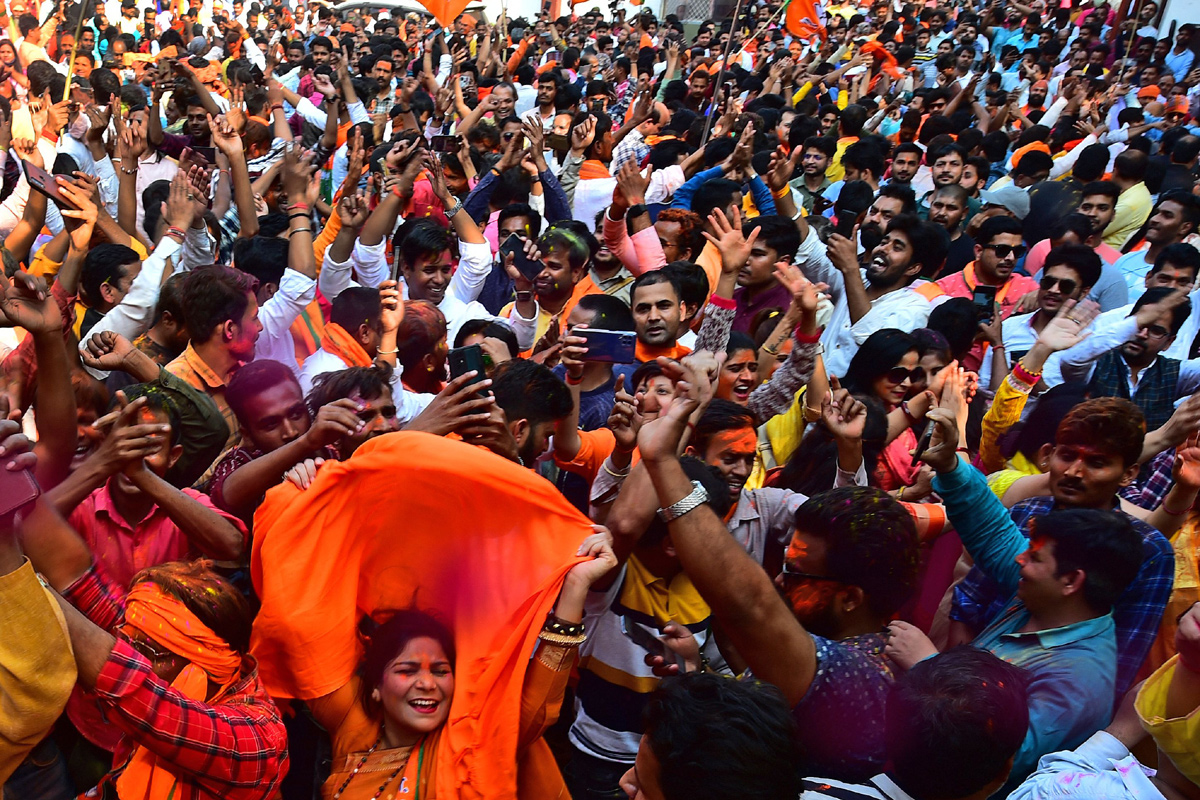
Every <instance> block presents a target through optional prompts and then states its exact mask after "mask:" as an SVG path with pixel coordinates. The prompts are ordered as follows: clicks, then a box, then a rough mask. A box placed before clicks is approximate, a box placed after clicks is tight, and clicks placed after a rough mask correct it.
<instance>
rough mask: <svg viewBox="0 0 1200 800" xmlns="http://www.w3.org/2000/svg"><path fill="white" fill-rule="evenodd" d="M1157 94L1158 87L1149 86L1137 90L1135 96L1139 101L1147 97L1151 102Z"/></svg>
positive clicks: (1154, 85) (1155, 85)
mask: <svg viewBox="0 0 1200 800" xmlns="http://www.w3.org/2000/svg"><path fill="white" fill-rule="evenodd" d="M1158 94H1159V88H1158V85H1157V84H1150V85H1149V86H1143V87H1142V88H1141V89H1138V93H1137V96H1138V99H1139V100H1141V99H1143V98H1146V97H1149V98H1150V99H1152V100H1153V99H1155V98H1157V97H1158Z"/></svg>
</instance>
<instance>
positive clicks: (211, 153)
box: [192, 147, 217, 166]
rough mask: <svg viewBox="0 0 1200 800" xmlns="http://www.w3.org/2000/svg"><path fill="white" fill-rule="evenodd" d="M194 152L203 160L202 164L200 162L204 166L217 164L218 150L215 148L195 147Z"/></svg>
mask: <svg viewBox="0 0 1200 800" xmlns="http://www.w3.org/2000/svg"><path fill="white" fill-rule="evenodd" d="M192 152H193V153H195V154H196V156H197V158H199V159H203V161H202V162H199V163H201V164H202V165H203V166H209V165H212V164H215V163H217V148H215V147H193V148H192Z"/></svg>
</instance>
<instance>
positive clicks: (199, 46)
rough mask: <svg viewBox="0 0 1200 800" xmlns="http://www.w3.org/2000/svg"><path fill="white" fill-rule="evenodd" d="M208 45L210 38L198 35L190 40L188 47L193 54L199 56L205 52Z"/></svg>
mask: <svg viewBox="0 0 1200 800" xmlns="http://www.w3.org/2000/svg"><path fill="white" fill-rule="evenodd" d="M206 47H208V40H207V39H205V38H204V37H203V36H197V37H195V38H194V39H192V40H191V41H190V42H188V46H187V49H188V52H189V53H191V54H192V55H194V56H198V55H200V54H201V53H203V52H204V50H205V48H206Z"/></svg>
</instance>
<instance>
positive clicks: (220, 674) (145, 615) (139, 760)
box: [117, 581, 242, 800]
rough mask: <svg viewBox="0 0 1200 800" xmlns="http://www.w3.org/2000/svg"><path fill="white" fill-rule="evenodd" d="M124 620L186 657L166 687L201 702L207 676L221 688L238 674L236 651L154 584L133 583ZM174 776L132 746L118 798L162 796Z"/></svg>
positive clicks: (119, 782)
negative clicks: (183, 664)
mask: <svg viewBox="0 0 1200 800" xmlns="http://www.w3.org/2000/svg"><path fill="white" fill-rule="evenodd" d="M125 625H126V627H127V628H130V629H133V630H135V631H138V632H140V633H142V634H144V635H145V636H147V637H149V638H151V639H153V640H154V641H155V642H157V643H158V644H161V645H162V646H163V647H165V648H167V649H168V650H170V651H171V652H172V653H175V654H176V655H178V656H181V657H183V658H186V659H187V660H188V663H187V665H186V666H184V668H183V671H181V672H180V673H179V675H178V676H177V677H176V678H175V680H173V681H171V688H172V689H175V690H176V691H178V692H179V693H180V694H182V695H183V696H184V697H188V698H191V699H192V700H199V701H203V700H205V698H206V697H207V694H208V681H209V679H211V680H212V681H213V683H216V684H217V685H219V686H220V687H221V689H220V691H218V693H217V696H218V697H219V696H220V695H221V694H223V693H224V692H225V690H226V689H228V688H229V686H230V684H232V683H233V682H234V681H235V680H236V679H237V677H238V676H239V675H240V674H241V667H242V656H241V655H240V654H239V653H237V652H236V651H235V650H233V649H232V648H231V647H230V646H229V643H228V642H226V641H225V640H224V639H222V638H221V637H220V636H217V634H215V633H213V631H212V629H211V628H209V627H208V626H207V625H205V624H204V623H203V622H201V621H200V619H199V618H198V617H197V616H196V615H195V614H193V613H192V612H191V611H190V610H188V608H187V606H185V605H184V604H183V603H182V602H180V601H179V600H178V599H176V598H175V597H172V596H171V595H170V594H168V593H167V592H165V591H163V589H162V588H161V587H159V586H158V585H157V584H154V583H151V582H149V581H143V582H142V583H139V584H137V585H136V586H134V587H133V590H132V591H130V593H129V598H128V600H127V601H126V605H125ZM177 782H178V777H177V776H176V775H175V773H174V772H172V771H171V769H170V768H169V767H168V766H166V765H165V764H161V763H159V759H158V756H156V755H155V754H154V753H152V752H151V751H150V750H148V749H146V748H145V747H137V748H134V751H133V755H132V756H131V757H130V759H129V763H128V764H127V765H126V766H125V769H124V770H123V771H122V772H121V776H120V777H119V778H117V793H118V794H119V795H120V796H121V797H130V798H132V797H136V798H149V799H150V800H158V798H164V799H165V798H167V797H168V796H169V795H170V794H171V792H172V790H173V789H174V787H175V784H176V783H177Z"/></svg>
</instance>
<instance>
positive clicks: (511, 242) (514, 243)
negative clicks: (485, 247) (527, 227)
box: [500, 233, 544, 283]
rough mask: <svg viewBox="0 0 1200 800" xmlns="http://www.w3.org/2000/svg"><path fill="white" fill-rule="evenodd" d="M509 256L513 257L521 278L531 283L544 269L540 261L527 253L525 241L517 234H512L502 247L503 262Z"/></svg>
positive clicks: (501, 256)
mask: <svg viewBox="0 0 1200 800" xmlns="http://www.w3.org/2000/svg"><path fill="white" fill-rule="evenodd" d="M508 255H511V256H512V257H513V266H514V267H516V268H517V271H518V272H520V273H521V276H522V277H524V278H525V280H527V281H529V282H531V283H532V282H533V281H534V280H535V279H536V278H537V276H538V275H540V274H541V273H542V270H543V269H544V265H543V264H542V262H541V261H540V260H538V259H533V258H530V257H529V256H528V255H527V254H526V253H525V239H524V238H523V237H521V236H519V235H517V234H515V233H510V234H509V235H508V238H507V239H505V240H504V243H503V244H502V245H500V258H501V260H503V259H504V257H505V256H508Z"/></svg>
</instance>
